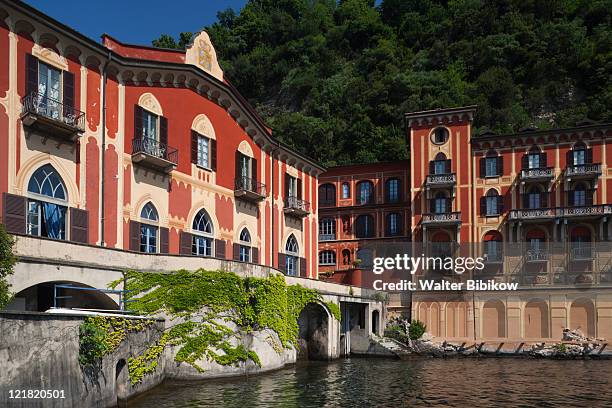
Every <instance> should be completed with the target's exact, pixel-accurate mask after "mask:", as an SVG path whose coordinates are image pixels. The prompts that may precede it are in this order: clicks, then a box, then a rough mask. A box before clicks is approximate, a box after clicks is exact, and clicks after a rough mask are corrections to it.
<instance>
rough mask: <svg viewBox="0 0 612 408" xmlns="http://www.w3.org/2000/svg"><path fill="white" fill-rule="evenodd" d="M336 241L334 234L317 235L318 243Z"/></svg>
mask: <svg viewBox="0 0 612 408" xmlns="http://www.w3.org/2000/svg"><path fill="white" fill-rule="evenodd" d="M335 239H336V234H319V241H333V240H335Z"/></svg>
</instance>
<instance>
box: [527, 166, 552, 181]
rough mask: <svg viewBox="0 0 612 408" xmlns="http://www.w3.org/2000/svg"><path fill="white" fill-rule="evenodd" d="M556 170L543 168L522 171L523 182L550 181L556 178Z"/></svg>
mask: <svg viewBox="0 0 612 408" xmlns="http://www.w3.org/2000/svg"><path fill="white" fill-rule="evenodd" d="M554 173H555V171H554V169H553V168H552V167H541V168H537V169H522V170H521V180H523V181H542V180H550V179H552V178H553V177H554Z"/></svg>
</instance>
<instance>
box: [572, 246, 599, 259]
mask: <svg viewBox="0 0 612 408" xmlns="http://www.w3.org/2000/svg"><path fill="white" fill-rule="evenodd" d="M570 256H571V258H572V260H573V261H590V260H591V259H593V248H591V247H590V246H582V247H575V248H571V251H570Z"/></svg>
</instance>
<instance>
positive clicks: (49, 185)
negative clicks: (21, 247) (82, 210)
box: [27, 164, 68, 239]
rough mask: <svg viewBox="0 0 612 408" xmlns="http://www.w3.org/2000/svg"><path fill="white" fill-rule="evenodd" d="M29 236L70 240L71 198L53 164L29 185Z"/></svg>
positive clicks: (39, 173)
mask: <svg viewBox="0 0 612 408" xmlns="http://www.w3.org/2000/svg"><path fill="white" fill-rule="evenodd" d="M28 197H29V198H28V225H27V233H28V234H29V235H38V236H41V237H48V238H55V239H66V211H67V209H68V194H67V193H66V187H65V185H64V182H63V181H62V178H61V177H60V176H59V174H57V171H56V170H55V169H54V168H53V166H51V165H50V164H45V165H44V166H42V167H40V168H39V169H38V170H36V171H35V172H34V174H32V177H31V178H30V182H29V183H28Z"/></svg>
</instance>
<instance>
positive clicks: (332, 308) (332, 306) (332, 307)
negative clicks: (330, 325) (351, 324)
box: [325, 302, 342, 321]
mask: <svg viewBox="0 0 612 408" xmlns="http://www.w3.org/2000/svg"><path fill="white" fill-rule="evenodd" d="M325 306H327V308H328V309H329V312H330V313H331V315H332V316H333V317H334V319H336V320H338V321H341V320H342V315H341V314H340V306H338V305H337V304H336V303H334V302H325Z"/></svg>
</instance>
